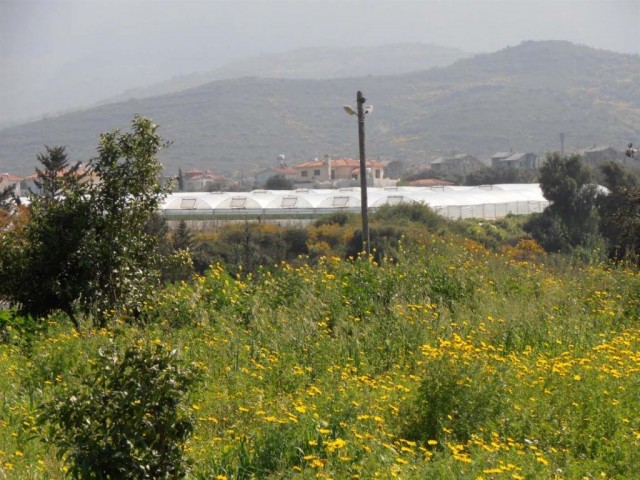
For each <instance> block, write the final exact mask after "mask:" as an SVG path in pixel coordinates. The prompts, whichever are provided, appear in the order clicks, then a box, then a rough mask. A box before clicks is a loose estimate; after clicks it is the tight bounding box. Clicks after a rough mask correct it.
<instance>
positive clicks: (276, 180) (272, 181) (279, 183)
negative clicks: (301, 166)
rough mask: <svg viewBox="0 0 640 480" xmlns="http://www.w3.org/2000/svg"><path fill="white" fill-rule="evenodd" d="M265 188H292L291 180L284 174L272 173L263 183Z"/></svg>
mask: <svg viewBox="0 0 640 480" xmlns="http://www.w3.org/2000/svg"><path fill="white" fill-rule="evenodd" d="M265 188H266V189H267V190H293V182H292V181H291V180H289V179H288V178H287V177H285V176H284V175H272V176H271V177H269V178H268V179H267V183H266V185H265Z"/></svg>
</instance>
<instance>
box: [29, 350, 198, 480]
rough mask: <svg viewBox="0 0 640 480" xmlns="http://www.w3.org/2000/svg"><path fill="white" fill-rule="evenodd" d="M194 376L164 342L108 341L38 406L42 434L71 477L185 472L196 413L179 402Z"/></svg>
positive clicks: (157, 475) (131, 476)
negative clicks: (120, 344) (123, 345)
mask: <svg viewBox="0 0 640 480" xmlns="http://www.w3.org/2000/svg"><path fill="white" fill-rule="evenodd" d="M197 378H198V375H197V371H196V370H195V369H194V368H192V367H190V366H189V367H185V366H183V365H181V363H180V362H179V361H178V358H177V354H176V352H175V350H169V349H168V347H167V346H165V345H163V344H161V343H153V344H151V345H141V344H139V343H137V344H135V345H133V346H131V347H129V348H127V349H125V350H124V351H123V352H121V351H120V350H119V349H118V348H115V347H113V346H110V347H109V348H107V349H105V350H104V351H100V354H99V357H98V358H97V359H96V362H95V364H93V367H92V370H91V372H90V373H89V374H88V375H86V376H83V378H80V379H79V384H78V385H75V386H69V385H65V386H62V387H61V389H60V390H59V391H58V392H57V393H56V395H55V398H54V399H53V400H52V401H50V402H48V403H45V404H44V405H42V406H41V407H40V408H41V415H40V417H39V421H40V425H41V426H42V432H43V435H44V437H45V440H46V441H48V442H51V443H53V444H54V445H55V446H56V447H57V448H58V455H59V457H61V458H64V459H65V461H66V463H67V464H68V465H69V473H70V475H71V476H72V477H73V478H78V479H106V478H129V479H156V478H182V477H184V476H185V474H186V462H185V458H184V442H185V441H186V439H187V438H188V437H189V435H190V434H191V432H192V430H193V420H192V419H191V418H190V417H189V416H188V415H186V414H184V413H183V412H182V411H181V408H180V402H181V400H182V399H183V397H184V396H185V395H186V394H187V393H188V391H189V388H190V387H191V386H192V385H193V384H194V382H196V380H197Z"/></svg>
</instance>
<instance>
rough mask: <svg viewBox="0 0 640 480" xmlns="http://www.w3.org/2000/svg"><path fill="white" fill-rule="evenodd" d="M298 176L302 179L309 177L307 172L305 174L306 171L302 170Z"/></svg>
mask: <svg viewBox="0 0 640 480" xmlns="http://www.w3.org/2000/svg"><path fill="white" fill-rule="evenodd" d="M300 175H302V176H303V177H308V176H309V172H307V171H306V170H302V171H301V172H300Z"/></svg>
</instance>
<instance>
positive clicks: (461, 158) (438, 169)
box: [431, 153, 485, 175]
mask: <svg viewBox="0 0 640 480" xmlns="http://www.w3.org/2000/svg"><path fill="white" fill-rule="evenodd" d="M484 167H485V164H484V163H482V162H481V161H480V160H478V159H477V158H476V157H474V156H473V155H469V154H467V153H460V154H458V155H453V156H450V157H439V158H436V159H435V160H434V161H433V162H431V171H432V172H434V173H435V174H452V173H459V174H463V175H466V174H468V173H471V172H475V171H477V170H480V169H481V168H484Z"/></svg>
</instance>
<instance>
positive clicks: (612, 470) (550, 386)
mask: <svg viewBox="0 0 640 480" xmlns="http://www.w3.org/2000/svg"><path fill="white" fill-rule="evenodd" d="M476 233H477V232H476ZM489 243H491V245H490V248H489V247H487V246H483V245H482V244H480V243H478V242H477V241H475V240H471V239H468V238H464V237H458V236H455V235H448V236H446V237H445V236H439V235H431V236H426V237H425V238H424V241H423V242H422V243H421V244H416V245H412V246H404V247H403V246H402V245H401V246H400V247H399V248H398V249H397V252H395V254H394V259H393V261H382V262H381V263H380V264H375V263H373V262H371V261H369V260H367V259H362V258H361V259H358V260H355V261H345V260H341V259H338V258H335V257H328V258H326V257H325V258H323V259H321V260H320V261H319V262H318V263H317V264H316V265H314V266H311V265H307V264H305V263H304V262H299V266H292V265H290V264H287V263H282V264H279V265H276V266H273V267H269V268H261V269H258V270H257V271H255V272H253V273H251V274H244V273H242V271H240V273H234V274H231V273H230V271H229V270H227V269H226V268H225V267H223V266H222V265H214V266H212V268H211V269H210V270H209V271H208V272H207V273H206V274H205V275H203V276H200V277H196V278H195V279H194V280H193V281H192V282H190V283H185V282H183V283H179V284H176V285H172V286H168V287H167V288H166V289H165V290H163V291H161V292H159V293H158V296H157V299H156V301H155V302H152V303H149V304H147V305H146V310H145V314H146V316H147V318H148V320H149V322H148V324H147V326H146V327H145V328H139V327H135V326H129V325H126V324H124V323H122V322H120V321H119V320H118V319H114V320H113V328H111V329H110V330H89V329H87V330H85V331H84V332H83V333H82V334H81V335H78V334H76V333H74V331H73V330H72V328H71V327H70V326H69V325H67V323H66V322H64V321H60V319H58V318H52V319H50V321H49V323H46V325H47V329H46V331H44V332H36V333H33V334H32V337H33V338H32V340H31V341H30V342H24V341H20V340H19V339H20V338H21V337H19V335H18V334H17V332H16V331H15V329H12V327H8V328H7V329H6V335H5V336H6V338H5V341H4V342H3V343H0V371H2V372H5V373H4V375H2V376H0V469H2V472H3V473H4V475H6V476H7V478H17V479H54V478H63V477H64V471H65V468H67V467H65V465H64V463H63V461H62V460H60V459H57V458H56V456H55V452H54V449H53V448H52V447H51V446H49V445H46V444H44V443H42V442H41V440H40V437H39V435H38V429H37V427H36V426H35V423H36V416H37V406H38V405H39V404H40V403H41V402H42V401H44V400H46V399H48V398H50V397H51V395H52V393H53V391H54V389H55V388H56V386H59V385H61V384H63V383H68V382H75V381H77V380H76V379H77V378H78V376H79V375H82V374H83V372H84V371H85V370H86V366H87V365H88V364H89V363H90V362H92V361H94V360H93V359H94V358H95V357H96V352H97V349H98V348H100V347H101V346H104V345H107V344H108V343H109V342H113V341H115V342H118V343H122V344H128V343H131V342H135V341H136V340H138V339H140V338H144V339H146V340H148V341H153V340H156V339H157V340H162V341H163V342H165V343H168V344H170V345H172V346H173V347H175V348H177V349H178V351H179V352H180V356H181V357H182V359H183V360H184V361H187V362H192V363H195V364H197V365H198V366H199V367H200V368H202V369H203V370H204V372H205V376H204V381H203V383H202V384H201V386H200V387H199V388H198V389H197V390H194V391H193V392H191V395H190V398H189V399H188V401H187V402H186V404H185V406H186V408H188V409H189V410H190V411H191V413H193V414H194V415H195V416H196V418H197V423H196V428H195V432H194V435H193V436H192V437H191V439H190V440H189V441H188V444H187V455H188V457H189V458H190V459H191V460H192V462H193V468H192V471H191V473H190V474H189V475H188V478H194V479H211V478H214V479H224V478H226V479H250V478H256V479H258V478H273V479H276V478H278V479H280V478H290V479H312V478H313V479H315V478H327V479H328V478H334V479H343V478H361V479H367V478H384V479H387V478H402V479H423V478H443V479H452V480H453V479H479V478H482V479H503V478H504V479H507V478H509V479H516V480H517V479H539V478H558V479H560V478H562V479H582V478H611V479H613V478H615V479H635V478H638V476H640V417H638V416H637V412H638V411H640V397H638V395H637V392H638V389H639V387H640V355H639V354H638V351H640V326H639V325H638V318H640V277H639V275H638V272H637V271H636V270H631V269H626V268H623V267H611V266H608V265H604V264H590V265H589V264H581V263H578V262H569V261H563V260H561V259H560V260H559V259H557V258H554V257H549V256H546V255H545V254H543V253H541V252H540V251H539V249H537V248H536V247H535V245H533V244H531V243H530V242H526V241H524V242H520V243H519V244H517V245H516V246H511V247H508V248H507V247H504V248H502V249H500V248H495V247H496V245H495V244H494V242H493V240H492V242H489ZM1 476H2V474H0V477H1Z"/></svg>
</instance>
